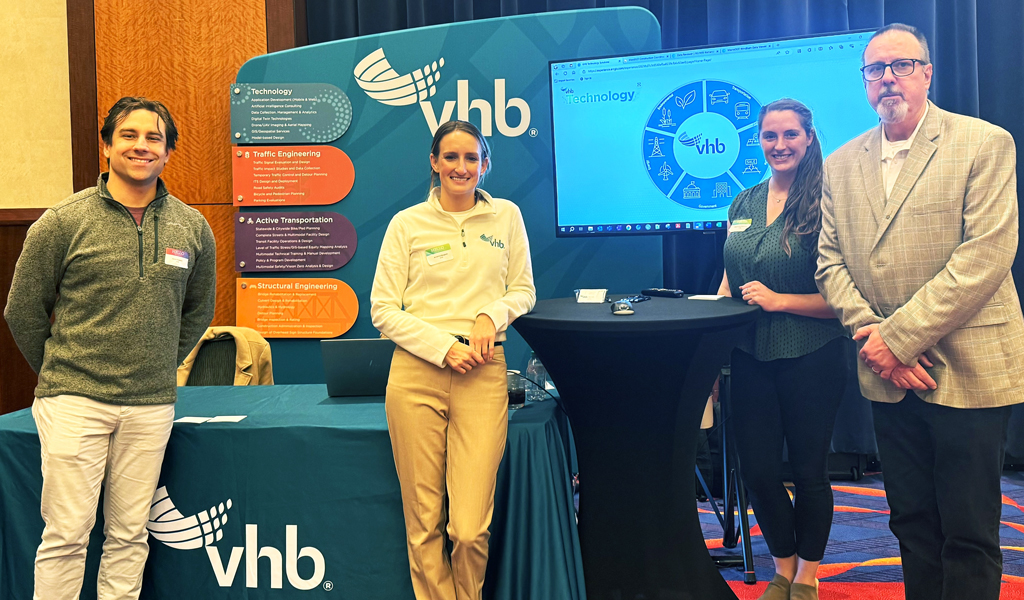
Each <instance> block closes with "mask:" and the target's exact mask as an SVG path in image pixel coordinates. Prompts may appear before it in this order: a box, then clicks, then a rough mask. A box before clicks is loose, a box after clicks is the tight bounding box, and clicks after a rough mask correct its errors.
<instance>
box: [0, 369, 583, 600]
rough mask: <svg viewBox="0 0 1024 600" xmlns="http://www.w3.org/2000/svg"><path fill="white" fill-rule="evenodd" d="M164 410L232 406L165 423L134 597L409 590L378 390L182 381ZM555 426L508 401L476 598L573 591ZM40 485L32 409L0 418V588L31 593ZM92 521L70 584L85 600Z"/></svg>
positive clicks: (381, 594)
mask: <svg viewBox="0 0 1024 600" xmlns="http://www.w3.org/2000/svg"><path fill="white" fill-rule="evenodd" d="M176 416H177V418H178V419H180V418H182V417H196V418H199V419H197V420H202V419H203V418H215V417H232V416H245V418H244V419H242V420H240V421H237V422H233V421H232V420H230V419H223V418H222V419H216V418H215V419H214V420H212V421H205V422H201V423H185V422H177V423H175V426H174V430H173V433H172V434H171V441H170V443H169V445H168V449H167V455H166V458H165V460H164V469H163V473H162V475H161V483H160V485H161V487H162V488H163V489H164V490H166V493H167V499H165V500H164V501H163V503H162V504H159V505H157V506H158V508H157V510H155V511H154V512H153V514H152V517H153V518H154V519H156V521H157V523H155V524H154V523H153V522H151V525H152V527H151V530H153V529H154V528H155V529H163V530H165V531H164V532H163V533H162V534H157V533H153V534H151V536H150V558H149V562H148V563H147V565H146V574H145V579H144V585H143V592H142V597H143V598H167V599H174V600H182V599H190V600H199V599H203V598H246V599H255V598H292V597H295V598H313V597H316V598H336V599H338V600H341V599H348V598H353V599H356V598H358V599H360V600H363V599H402V600H408V599H411V598H412V597H413V596H412V588H411V585H410V583H409V571H408V559H407V555H406V550H405V538H404V527H403V521H402V511H401V497H400V494H399V488H398V479H397V477H396V475H395V467H394V463H393V462H392V457H391V446H390V442H389V439H388V433H387V424H386V422H385V417H384V404H383V398H379V397H376V398H330V397H328V396H327V392H326V389H325V388H324V386H320V385H289V386H268V387H246V388H182V389H181V390H180V397H179V401H178V404H177V407H176ZM568 439H569V433H568V425H567V423H566V419H565V417H564V415H563V414H562V413H561V412H560V411H559V410H558V409H557V407H556V406H555V403H554V402H546V403H543V404H532V405H528V406H527V407H526V408H524V409H521V410H518V411H515V412H514V413H512V414H511V416H510V419H509V439H508V446H507V449H506V451H505V457H504V459H503V460H502V464H501V468H500V470H499V472H498V484H497V493H496V500H495V510H494V520H493V523H492V525H491V544H490V547H491V560H490V563H489V565H488V569H487V579H486V583H485V586H484V597H485V598H498V599H503V600H504V599H526V598H534V599H536V598H551V599H555V598H557V599H560V600H561V599H583V598H585V594H584V590H583V573H582V565H581V561H580V553H579V542H578V539H577V535H576V522H575V519H574V517H573V510H572V493H571V486H570V482H569V466H568V465H569V452H568V447H569V442H568ZM41 485H42V478H41V475H40V472H39V440H38V437H37V436H36V430H35V424H34V422H33V420H32V416H31V413H30V412H29V411H27V410H26V411H20V412H17V413H12V414H9V415H4V416H2V417H0V600H21V599H23V598H30V597H31V589H32V560H33V555H34V553H35V548H36V546H37V545H38V543H39V536H40V533H41V531H42V528H43V523H42V519H41V518H40V516H39V490H40V487H41ZM159 496H160V494H159V492H158V498H159ZM169 503H173V505H174V508H175V509H176V510H177V513H174V512H170V513H167V511H168V510H169ZM163 513H166V514H163ZM158 514H163V516H162V517H158ZM193 517H194V518H193ZM101 520H102V517H101V518H100V521H101ZM101 527H102V525H101V524H99V525H97V527H96V529H95V530H94V535H93V540H92V542H93V543H92V545H91V547H90V550H89V563H88V568H87V572H86V582H85V592H84V593H83V595H82V597H83V598H95V571H96V568H97V564H98V560H99V550H100V548H99V542H100V541H101V535H100V533H99V532H100V531H101ZM161 538H162V539H161ZM189 546H192V547H189ZM304 588H308V589H304Z"/></svg>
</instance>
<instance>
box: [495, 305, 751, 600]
mask: <svg viewBox="0 0 1024 600" xmlns="http://www.w3.org/2000/svg"><path fill="white" fill-rule="evenodd" d="M610 297H612V298H619V297H621V295H611V296H610ZM634 310H635V311H636V312H635V314H633V315H631V316H615V315H612V313H611V311H610V310H609V307H608V305H607V304H577V303H576V302H575V300H574V299H571V298H566V299H555V300H543V301H541V302H538V303H537V306H536V307H535V308H534V310H533V312H532V313H530V314H528V315H525V316H523V317H520V318H519V319H517V320H516V321H515V322H514V323H513V326H514V327H515V328H516V330H518V331H519V333H521V334H522V336H523V338H524V339H526V341H527V342H528V343H529V344H530V347H532V348H533V349H534V350H535V351H536V353H537V355H538V356H539V357H540V359H541V361H543V363H544V366H545V367H547V370H548V373H549V374H550V375H551V378H552V379H553V380H554V383H555V385H556V386H557V387H558V391H559V394H560V395H561V401H562V403H563V405H564V406H565V409H566V411H567V412H568V414H569V421H570V423H571V424H572V428H573V436H574V437H575V440H576V452H577V460H578V462H579V472H580V512H579V530H580V544H581V549H582V553H583V569H584V574H585V576H586V582H587V596H588V598H589V599H590V600H613V599H614V600H634V599H639V598H645V599H646V600H656V599H679V600H713V599H717V598H730V599H735V595H734V594H733V593H732V591H731V590H730V589H729V587H728V586H727V585H726V583H725V581H724V580H723V579H722V577H721V575H719V574H718V572H717V570H716V568H715V565H714V564H713V563H712V561H711V558H710V557H709V556H708V552H707V548H706V547H705V545H704V538H703V535H702V534H701V529H700V523H699V521H698V519H697V509H696V502H695V499H694V483H693V481H694V478H693V472H694V461H695V457H696V449H697V441H696V435H697V431H698V429H699V425H700V420H701V415H702V413H703V410H704V406H705V404H706V402H707V398H708V394H709V392H710V390H711V386H712V384H713V382H714V380H715V377H716V376H717V374H718V372H719V370H720V368H721V367H722V365H724V364H727V363H728V362H729V352H730V350H731V349H732V347H733V345H734V344H735V342H736V340H738V339H739V336H740V335H742V334H743V333H744V332H745V331H746V329H747V327H749V326H750V324H751V323H752V322H753V320H754V319H755V317H756V316H757V314H758V312H759V311H760V308H758V307H752V306H748V305H747V304H745V303H743V302H742V301H738V300H733V299H731V298H726V299H720V300H714V301H701V300H689V299H678V298H653V299H652V300H650V301H647V302H641V303H636V304H634ZM552 597H553V596H552Z"/></svg>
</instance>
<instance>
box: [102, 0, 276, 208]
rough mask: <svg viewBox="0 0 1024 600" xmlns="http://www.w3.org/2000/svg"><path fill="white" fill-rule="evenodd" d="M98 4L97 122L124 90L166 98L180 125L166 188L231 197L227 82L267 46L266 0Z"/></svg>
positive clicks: (218, 200)
mask: <svg viewBox="0 0 1024 600" xmlns="http://www.w3.org/2000/svg"><path fill="white" fill-rule="evenodd" d="M94 4H95V13H96V15H95V16H96V82H97V108H98V113H99V114H98V118H99V120H100V122H102V119H103V117H104V116H105V115H106V112H107V110H109V108H110V107H111V105H113V104H114V102H116V101H117V99H118V98H121V97H122V96H129V95H131V96H147V97H150V98H154V99H158V100H161V101H162V102H164V103H165V104H167V106H168V108H169V109H170V110H171V115H172V116H174V120H175V122H176V123H177V125H178V130H179V133H180V138H179V139H178V149H177V152H175V153H174V154H173V155H172V156H171V160H170V162H169V163H168V165H167V170H166V171H165V177H164V180H165V181H166V182H167V187H168V189H170V190H171V193H172V194H174V195H175V196H177V197H178V198H181V199H182V200H183V201H185V202H188V203H189V204H224V203H226V202H230V198H231V159H230V138H229V134H230V100H229V96H228V89H229V86H230V85H231V83H233V82H234V80H235V74H236V73H237V72H238V69H239V67H241V66H242V64H243V63H244V62H245V61H246V60H248V59H250V58H252V57H253V56H257V55H260V54H265V53H266V51H267V25H266V4H265V0H203V1H201V2H197V1H196V0H162V1H161V2H159V3H157V4H153V3H150V2H130V1H128V0H94ZM101 162H102V159H101ZM104 170H106V169H105V165H104Z"/></svg>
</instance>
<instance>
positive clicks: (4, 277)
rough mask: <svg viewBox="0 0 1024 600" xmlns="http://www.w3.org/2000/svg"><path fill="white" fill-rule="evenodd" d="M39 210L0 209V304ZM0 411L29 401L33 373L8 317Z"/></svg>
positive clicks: (3, 325) (0, 337)
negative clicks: (14, 335)
mask: <svg viewBox="0 0 1024 600" xmlns="http://www.w3.org/2000/svg"><path fill="white" fill-rule="evenodd" d="M42 212H43V211H42V210H37V209H12V210H5V211H0V304H3V305H5V306H6V305H7V295H8V294H9V293H10V291H11V280H12V279H13V278H14V265H15V264H16V263H17V261H18V256H20V255H21V246H22V244H23V243H24V242H25V233H27V232H28V228H29V225H31V224H32V222H34V221H35V220H36V219H37V218H38V217H39V215H40V214H42ZM0 357H3V359H2V360H0V414H6V413H9V412H12V411H15V410H20V409H22V408H26V407H28V406H31V405H32V398H33V390H34V389H35V387H36V374H35V372H33V371H32V369H31V367H29V366H28V363H27V362H25V357H23V356H22V355H21V351H20V350H18V346H17V345H16V344H15V343H14V338H13V337H12V336H11V330H10V329H8V328H7V321H4V320H3V319H0Z"/></svg>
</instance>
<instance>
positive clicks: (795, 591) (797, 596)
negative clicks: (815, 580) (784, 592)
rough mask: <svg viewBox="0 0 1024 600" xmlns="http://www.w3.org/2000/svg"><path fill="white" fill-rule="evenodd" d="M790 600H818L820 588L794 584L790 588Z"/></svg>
mask: <svg viewBox="0 0 1024 600" xmlns="http://www.w3.org/2000/svg"><path fill="white" fill-rule="evenodd" d="M789 600H818V588H817V587H816V586H813V585H807V584H806V583H794V584H793V585H792V586H790V588H789Z"/></svg>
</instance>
